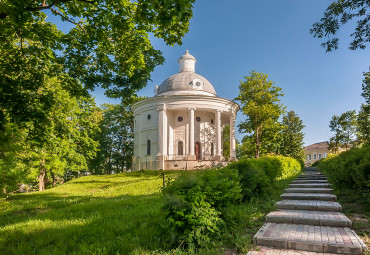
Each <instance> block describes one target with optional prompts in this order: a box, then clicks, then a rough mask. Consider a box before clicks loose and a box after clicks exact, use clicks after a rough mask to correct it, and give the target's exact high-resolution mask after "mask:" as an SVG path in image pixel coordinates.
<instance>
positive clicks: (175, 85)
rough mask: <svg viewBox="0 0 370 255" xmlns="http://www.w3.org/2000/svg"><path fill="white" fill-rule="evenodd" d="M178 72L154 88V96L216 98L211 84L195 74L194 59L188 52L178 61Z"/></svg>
mask: <svg viewBox="0 0 370 255" xmlns="http://www.w3.org/2000/svg"><path fill="white" fill-rule="evenodd" d="M178 62H179V64H180V72H179V73H177V74H174V75H172V76H171V77H169V78H167V79H166V80H165V81H164V82H162V84H161V85H160V86H159V87H158V88H156V95H157V96H158V95H161V96H162V95H208V96H216V91H215V89H214V88H213V86H212V84H211V83H210V82H209V81H208V80H207V79H206V78H204V77H203V76H201V75H199V74H197V73H195V62H196V60H195V58H194V57H193V56H192V55H190V54H189V52H188V51H186V52H185V54H184V55H183V56H182V57H181V58H180V59H179V61H178Z"/></svg>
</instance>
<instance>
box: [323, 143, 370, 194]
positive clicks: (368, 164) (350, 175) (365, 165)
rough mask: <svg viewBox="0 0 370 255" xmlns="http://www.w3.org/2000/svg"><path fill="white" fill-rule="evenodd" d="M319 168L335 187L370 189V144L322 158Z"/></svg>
mask: <svg viewBox="0 0 370 255" xmlns="http://www.w3.org/2000/svg"><path fill="white" fill-rule="evenodd" d="M318 168H319V169H320V170H322V171H324V173H325V174H326V175H327V177H328V179H329V181H330V182H331V183H332V184H333V185H334V186H335V187H346V188H350V189H357V190H359V191H361V192H364V193H366V194H368V193H369V191H370V181H369V176H370V146H364V147H362V148H352V149H350V150H348V151H345V152H342V153H340V154H330V155H329V156H328V157H326V158H325V159H322V160H320V162H319V164H318Z"/></svg>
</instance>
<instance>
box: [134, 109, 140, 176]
mask: <svg viewBox="0 0 370 255" xmlns="http://www.w3.org/2000/svg"><path fill="white" fill-rule="evenodd" d="M141 118H142V114H141V112H140V113H139V114H138V115H137V117H136V126H135V140H136V146H137V148H136V155H135V156H136V162H134V166H135V168H134V170H140V168H141V165H140V162H141V159H142V156H141V136H142V134H141ZM136 164H137V165H136Z"/></svg>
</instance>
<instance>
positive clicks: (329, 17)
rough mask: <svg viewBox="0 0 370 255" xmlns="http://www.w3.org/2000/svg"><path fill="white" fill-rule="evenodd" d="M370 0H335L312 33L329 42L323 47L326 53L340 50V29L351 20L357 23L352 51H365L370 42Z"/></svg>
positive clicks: (351, 46)
mask: <svg viewBox="0 0 370 255" xmlns="http://www.w3.org/2000/svg"><path fill="white" fill-rule="evenodd" d="M368 7H369V0H346V1H344V0H335V1H334V2H332V3H331V4H330V5H329V7H328V8H327V9H326V11H325V13H324V17H323V18H321V19H320V21H319V22H316V23H314V24H313V25H312V28H311V29H310V33H311V34H313V36H314V37H317V38H323V37H326V38H328V40H327V41H326V42H323V43H322V44H321V45H322V46H323V47H324V48H326V51H327V52H328V51H332V50H333V49H335V50H336V49H338V42H339V39H338V38H337V37H333V38H332V36H335V35H336V33H337V32H338V30H339V28H340V27H341V26H343V25H344V24H346V23H347V22H349V21H351V20H356V21H357V26H356V28H355V31H354V32H353V33H352V34H351V37H352V42H351V43H350V47H349V48H350V49H351V50H356V49H365V48H366V44H367V43H369V42H370V33H369V30H370V16H369V14H368Z"/></svg>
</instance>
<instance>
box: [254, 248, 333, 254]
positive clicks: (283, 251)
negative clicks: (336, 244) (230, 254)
mask: <svg viewBox="0 0 370 255" xmlns="http://www.w3.org/2000/svg"><path fill="white" fill-rule="evenodd" d="M248 255H337V254H334V253H322V252H320V253H318V252H313V251H300V250H288V249H275V248H271V247H265V246H262V247H259V251H250V252H248Z"/></svg>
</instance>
